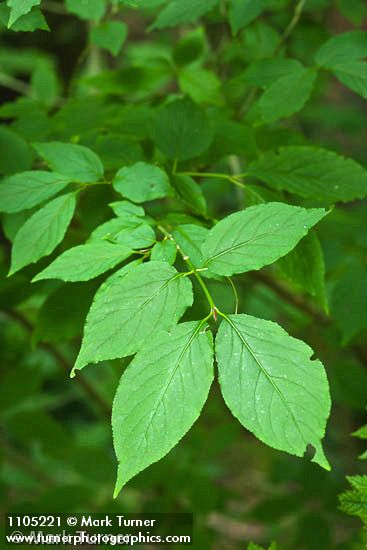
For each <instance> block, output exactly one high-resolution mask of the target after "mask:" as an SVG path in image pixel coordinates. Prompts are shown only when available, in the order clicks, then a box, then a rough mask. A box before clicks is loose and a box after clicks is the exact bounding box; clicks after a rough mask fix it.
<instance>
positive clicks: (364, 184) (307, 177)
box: [248, 146, 367, 204]
mask: <svg viewBox="0 0 367 550" xmlns="http://www.w3.org/2000/svg"><path fill="white" fill-rule="evenodd" d="M248 173H249V175H251V176H255V177H257V178H259V179H260V180H262V181H264V182H265V183H267V184H268V185H270V186H271V187H273V188H274V189H278V190H284V191H289V192H290V193H294V194H296V195H300V196H301V197H305V198H310V199H320V200H323V201H326V202H328V203H331V204H332V203H335V202H338V201H342V202H346V201H351V200H354V199H361V198H363V197H365V196H367V171H366V170H365V168H363V167H362V166H360V165H359V164H358V163H357V162H355V161H354V160H352V159H346V158H344V157H341V156H340V155H337V154H336V153H334V152H332V151H327V150H326V149H318V148H316V147H309V146H292V147H281V148H280V149H279V151H278V153H274V152H272V151H271V152H269V153H266V154H265V155H263V156H262V157H260V159H259V160H257V161H255V162H254V163H252V164H251V165H250V167H249V171H248Z"/></svg>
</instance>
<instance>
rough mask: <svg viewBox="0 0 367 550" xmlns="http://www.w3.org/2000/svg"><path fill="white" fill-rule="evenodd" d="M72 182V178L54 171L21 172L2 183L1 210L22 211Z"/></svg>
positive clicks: (0, 189) (9, 211) (0, 185)
mask: <svg viewBox="0 0 367 550" xmlns="http://www.w3.org/2000/svg"><path fill="white" fill-rule="evenodd" d="M69 183H70V178H68V177H66V176H62V175H61V174H56V173H54V172H41V171H37V170H34V171H33V172H32V171H30V172H21V173H20V174H14V175H13V176H8V177H7V178H5V179H3V181H2V182H1V184H0V212H8V213H13V212H20V211H21V210H27V209H28V208H33V207H34V206H37V205H38V204H40V203H41V202H43V201H45V200H47V199H49V198H51V197H53V196H54V195H56V194H57V193H59V192H60V191H62V190H63V189H64V188H65V187H66V186H67V185H68V184H69Z"/></svg>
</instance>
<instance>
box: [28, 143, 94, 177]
mask: <svg viewBox="0 0 367 550" xmlns="http://www.w3.org/2000/svg"><path fill="white" fill-rule="evenodd" d="M33 145H34V148H35V149H36V151H37V153H38V154H39V155H40V156H41V157H42V158H43V159H44V160H45V161H46V162H47V164H48V165H49V166H50V168H52V170H55V172H59V173H60V174H64V175H65V176H69V177H70V178H72V179H73V181H77V182H80V183H89V182H95V181H98V180H100V179H101V178H103V166H102V163H101V160H100V159H99V157H98V156H97V155H96V154H95V153H94V152H93V151H91V150H90V149H88V147H84V146H83V145H74V144H72V143H62V142H59V141H50V142H48V143H34V144H33Z"/></svg>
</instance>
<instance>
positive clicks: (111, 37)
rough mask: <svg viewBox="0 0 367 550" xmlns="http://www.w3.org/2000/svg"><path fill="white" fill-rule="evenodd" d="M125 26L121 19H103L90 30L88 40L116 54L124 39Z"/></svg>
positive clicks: (125, 33) (125, 34)
mask: <svg viewBox="0 0 367 550" xmlns="http://www.w3.org/2000/svg"><path fill="white" fill-rule="evenodd" d="M126 36H127V26H126V24H125V23H123V22H122V21H105V22H104V23H100V24H99V25H98V26H97V27H93V28H92V29H91V32H90V40H91V42H92V43H93V44H96V45H97V46H99V47H100V48H103V49H105V50H107V51H109V52H110V53H111V54H112V55H114V56H116V55H118V54H119V53H120V51H121V48H122V46H123V44H124V42H125V40H126Z"/></svg>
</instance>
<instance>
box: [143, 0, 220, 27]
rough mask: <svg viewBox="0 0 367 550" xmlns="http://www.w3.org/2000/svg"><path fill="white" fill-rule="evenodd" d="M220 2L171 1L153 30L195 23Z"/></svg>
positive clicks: (154, 24)
mask: <svg viewBox="0 0 367 550" xmlns="http://www.w3.org/2000/svg"><path fill="white" fill-rule="evenodd" d="M218 3H219V0H185V2H182V1H181V0H171V1H170V2H169V3H168V4H167V5H166V6H165V7H164V8H163V10H162V11H161V12H160V14H159V15H158V17H157V19H156V20H155V21H154V23H153V25H152V26H151V29H164V28H167V27H175V26H176V25H182V24H183V23H193V22H194V21H197V20H198V19H199V17H201V16H202V15H205V14H206V13H208V12H209V11H210V10H211V9H213V8H214V6H216V5H217V4H218Z"/></svg>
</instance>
